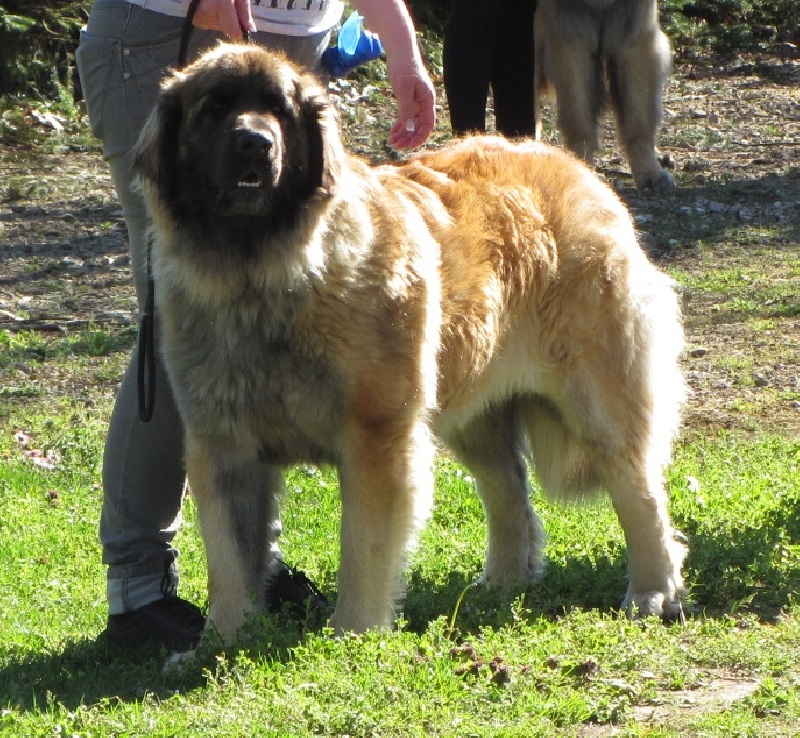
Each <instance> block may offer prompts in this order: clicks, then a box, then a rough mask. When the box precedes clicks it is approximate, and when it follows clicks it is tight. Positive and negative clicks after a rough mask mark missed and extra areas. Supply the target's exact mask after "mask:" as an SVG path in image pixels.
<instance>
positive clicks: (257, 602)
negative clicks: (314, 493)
mask: <svg viewBox="0 0 800 738" xmlns="http://www.w3.org/2000/svg"><path fill="white" fill-rule="evenodd" d="M217 448H218V446H217V445H216V444H207V443H204V442H202V441H198V440H197V439H192V438H191V437H190V436H188V437H187V444H186V466H187V472H188V476H189V487H190V489H191V491H192V495H193V496H194V498H195V501H196V504H197V514H198V518H199V521H200V526H201V529H202V532H203V540H204V542H205V547H206V556H207V559H208V598H209V609H208V617H207V619H206V632H207V633H209V634H212V635H213V634H214V633H216V635H217V636H218V637H219V638H220V639H221V640H222V642H223V643H224V644H229V643H231V642H232V641H233V640H234V639H235V637H236V633H237V631H238V630H239V628H241V626H242V625H243V624H244V622H245V617H246V615H247V613H248V612H249V611H252V610H259V609H261V608H262V607H263V605H264V603H263V598H264V592H265V589H266V584H267V580H268V577H269V572H270V566H271V564H272V563H273V560H274V557H275V544H276V538H277V534H278V531H277V530H276V529H275V521H277V520H278V503H279V500H280V497H281V495H282V492H283V477H282V475H281V473H280V471H279V470H278V469H277V468H276V467H273V466H271V465H269V464H266V463H265V462H263V461H262V460H260V459H259V458H258V457H257V455H255V454H254V455H253V456H251V457H248V458H245V459H239V460H237V458H236V456H237V451H236V449H228V451H229V452H230V453H220V452H219V451H218V450H217V452H216V453H215V449H217Z"/></svg>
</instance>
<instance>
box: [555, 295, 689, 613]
mask: <svg viewBox="0 0 800 738" xmlns="http://www.w3.org/2000/svg"><path fill="white" fill-rule="evenodd" d="M664 307H667V306H666V305H665V306H664ZM657 322H658V321H657ZM659 330H660V331H661V332H660V333H653V334H652V335H651V336H650V337H649V338H648V337H646V336H645V335H639V337H638V338H636V339H633V340H634V342H636V343H637V345H638V349H637V351H640V352H641V354H640V358H638V359H637V361H636V363H635V364H634V366H632V367H628V369H627V370H626V369H625V367H624V366H623V365H620V364H619V363H615V359H614V357H615V356H623V355H624V354H625V349H624V348H620V349H619V350H618V351H616V352H614V351H611V352H609V353H608V354H606V356H605V357H604V358H603V361H597V362H594V363H593V364H592V365H591V366H583V367H581V368H580V369H577V370H576V371H574V372H568V373H566V376H565V377H564V382H563V384H562V399H561V403H560V405H559V409H560V410H561V414H562V417H564V419H565V422H566V425H567V426H568V427H569V428H570V430H571V432H572V433H573V435H574V437H575V439H576V441H577V442H578V443H580V445H581V447H582V448H583V451H584V453H585V454H586V458H587V460H588V461H589V462H590V464H591V467H592V469H593V472H594V473H596V475H597V479H598V480H599V482H600V485H601V486H602V488H604V489H605V490H607V491H608V492H609V494H610V496H611V502H612V504H613V506H614V509H615V511H616V513H617V516H618V517H619V521H620V524H621V526H622V529H623V532H624V534H625V540H626V544H627V550H628V579H629V586H628V592H627V595H626V597H625V600H624V603H623V606H624V607H625V608H626V609H627V610H628V612H629V614H635V615H648V614H653V615H661V616H664V617H667V618H669V617H675V616H678V615H679V614H680V612H681V597H682V595H683V593H684V585H683V579H682V576H681V566H682V563H683V559H684V556H685V554H686V551H685V547H684V546H683V545H682V544H681V543H680V542H679V540H678V534H677V532H676V531H675V530H674V528H673V527H672V522H671V521H670V518H669V514H668V511H667V494H666V490H665V486H664V480H663V470H664V466H665V465H666V463H667V462H668V461H669V456H670V444H671V441H672V438H673V435H674V432H675V429H676V425H677V419H678V410H679V407H680V403H681V401H682V399H683V382H682V379H681V377H680V373H679V371H678V368H677V363H676V362H675V360H674V357H672V356H669V355H668V354H661V356H660V358H658V359H657V358H655V357H652V358H650V359H648V357H647V356H646V354H647V353H648V351H649V350H652V349H653V348H654V347H653V346H648V343H655V342H656V341H665V342H669V337H668V333H669V331H670V330H671V328H670V326H669V324H668V323H666V320H665V321H664V322H662V323H661V324H660V325H659ZM647 364H651V366H650V367H649V368H647V366H646V365H647ZM659 364H660V366H659Z"/></svg>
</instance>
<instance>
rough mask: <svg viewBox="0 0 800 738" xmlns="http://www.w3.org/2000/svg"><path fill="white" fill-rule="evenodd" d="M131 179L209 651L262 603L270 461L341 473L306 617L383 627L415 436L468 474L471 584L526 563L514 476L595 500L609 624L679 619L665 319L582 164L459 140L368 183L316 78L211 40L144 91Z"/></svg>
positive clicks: (533, 555)
mask: <svg viewBox="0 0 800 738" xmlns="http://www.w3.org/2000/svg"><path fill="white" fill-rule="evenodd" d="M137 166H138V171H139V173H140V178H141V181H142V184H143V188H144V192H145V195H146V199H147V203H148V206H149V209H150V212H151V214H152V218H153V226H154V246H153V248H154V252H153V258H154V262H153V263H154V274H155V283H156V298H157V314H158V316H159V319H160V341H161V350H162V351H163V355H164V359H165V362H166V365H167V368H168V372H169V376H170V379H171V382H172V384H173V386H174V390H175V395H176V397H177V401H178V404H179V408H180V411H181V413H182V416H183V419H184V421H185V427H186V454H187V456H186V462H187V467H188V475H189V481H190V485H191V489H192V492H193V493H194V496H195V498H196V502H197V509H198V513H199V517H200V522H201V525H202V533H203V537H204V540H205V545H206V548H207V553H208V567H209V602H210V609H209V615H208V626H207V627H210V628H213V629H215V630H216V631H218V632H219V634H220V635H221V636H222V638H223V640H224V641H226V642H229V641H231V640H232V639H233V638H234V637H235V634H236V631H237V629H238V628H239V627H240V626H241V624H242V623H243V620H244V618H245V614H246V612H247V611H248V609H249V608H251V607H254V606H255V607H260V606H263V605H264V602H263V601H259V597H261V598H263V594H262V593H263V592H264V584H265V581H266V579H267V577H268V576H269V571H270V564H271V561H272V557H273V549H274V546H273V544H274V538H275V532H274V530H273V526H271V521H273V520H275V519H276V517H277V513H278V503H279V499H280V497H281V494H282V490H283V482H282V468H283V467H285V466H286V465H289V464H294V463H297V462H328V463H331V464H333V465H335V466H336V468H337V469H338V472H339V479H340V482H341V497H342V520H341V568H340V571H339V580H338V599H337V602H336V608H335V611H334V613H333V616H332V619H331V623H332V625H333V626H334V627H335V629H336V630H337V631H339V632H345V631H356V632H360V631H364V630H365V629H368V628H376V627H387V626H389V625H390V624H391V622H392V606H393V603H394V601H395V599H396V598H397V597H398V596H399V594H400V590H399V581H400V576H401V570H402V567H403V559H404V552H405V551H406V550H407V548H408V546H409V545H410V543H411V542H412V540H413V538H414V533H415V531H416V530H417V529H418V526H419V525H420V524H421V522H422V521H423V520H424V519H425V517H426V515H427V514H428V511H429V507H430V505H431V500H432V495H433V476H432V465H433V459H434V440H433V439H434V436H435V437H438V438H439V439H441V441H442V442H444V444H445V445H446V446H448V447H449V448H450V450H451V451H452V452H453V454H454V455H455V456H456V457H457V458H458V459H459V460H460V461H462V462H463V463H464V464H465V465H466V466H467V467H468V468H469V469H470V472H471V473H472V475H473V476H474V478H475V479H476V480H477V487H478V490H479V492H480V494H481V496H482V499H483V502H484V505H485V509H486V514H487V518H488V525H489V534H488V547H487V555H486V566H485V570H484V573H483V578H484V579H485V580H486V581H487V582H491V583H494V584H498V585H503V586H508V585H514V584H521V585H525V584H526V583H529V582H531V581H532V580H534V579H535V578H536V577H537V575H538V574H539V573H540V572H541V570H542V565H543V563H542V546H543V543H544V536H543V532H542V527H541V524H540V522H539V519H538V517H537V516H536V514H535V513H534V511H533V509H532V507H531V504H530V492H531V490H530V488H529V483H528V474H527V461H528V460H529V461H530V462H531V463H532V465H533V467H534V468H535V470H536V473H537V475H538V478H539V480H540V481H541V483H542V485H543V486H544V488H545V489H546V490H547V491H548V492H550V493H552V494H555V495H563V496H569V495H574V494H578V495H583V494H585V493H587V492H591V491H593V490H595V489H600V488H603V489H605V490H607V491H608V492H609V493H610V494H611V498H612V500H613V503H614V506H615V508H616V510H617V512H618V514H619V518H620V522H621V524H622V527H623V528H624V532H625V537H626V541H627V546H628V553H629V562H630V563H629V580H630V583H629V587H628V592H627V595H626V596H625V599H624V603H623V605H624V607H626V608H628V609H629V610H630V611H632V612H633V611H638V612H639V613H655V614H659V615H664V616H673V615H675V614H677V613H678V612H679V610H680V607H681V604H680V598H681V594H682V592H683V581H682V578H681V563H682V560H683V557H684V549H683V547H682V546H681V545H680V544H679V543H678V542H677V541H676V538H675V531H674V530H673V527H672V525H671V523H670V520H669V517H668V515H667V509H666V506H667V499H666V495H665V491H664V487H663V481H662V469H663V467H664V465H665V464H666V463H667V462H668V460H669V457H670V444H671V441H672V438H673V435H674V433H675V430H676V427H677V425H678V419H679V407H680V404H681V400H682V398H683V394H684V385H683V381H682V378H681V375H680V373H679V370H678V367H677V356H678V353H679V351H680V350H681V346H682V332H681V326H680V321H679V314H678V305H677V301H676V298H675V295H674V293H673V289H672V285H671V282H670V280H669V279H668V278H667V277H666V276H664V275H663V274H662V273H660V272H659V271H658V270H657V269H656V268H655V267H654V266H653V265H652V264H651V263H650V262H649V261H648V259H647V258H646V257H645V255H644V253H643V252H642V250H641V248H640V247H639V245H638V243H637V239H636V235H635V233H634V228H633V226H632V223H631V219H630V217H629V215H628V213H627V211H626V209H625V208H624V207H623V205H622V204H621V203H620V201H619V200H618V199H617V197H616V196H615V195H614V194H613V193H612V192H611V191H610V190H609V188H608V187H606V186H605V185H603V184H602V183H601V182H600V181H599V180H598V179H597V178H596V177H595V176H594V175H593V174H592V173H591V172H590V171H589V170H588V169H587V168H586V167H585V166H584V165H583V164H582V163H580V162H579V161H577V160H576V159H575V158H573V157H572V156H571V155H569V154H567V153H566V152H562V151H559V150H557V149H554V148H550V147H548V146H545V145H542V144H539V143H536V142H527V143H520V144H512V143H509V142H507V141H504V140H502V139H500V138H480V137H475V138H468V139H466V140H463V141H461V142H458V143H455V144H453V145H451V146H448V147H445V148H443V149H442V150H440V151H437V152H435V153H429V154H423V155H421V156H417V157H415V158H413V159H411V160H409V161H407V162H405V163H402V164H400V165H398V166H382V167H377V168H370V167H369V166H368V165H367V164H365V163H364V162H363V161H361V160H359V159H357V158H354V157H351V156H348V155H346V154H345V152H344V151H343V148H342V145H341V142H340V138H339V134H338V129H337V124H336V119H335V115H334V112H333V110H332V107H331V105H330V104H329V103H328V101H327V98H326V95H325V92H324V91H323V89H321V88H320V86H319V84H318V82H317V81H316V80H315V79H314V78H312V77H310V76H308V75H306V74H304V73H303V72H301V71H299V70H298V69H297V68H295V67H294V66H292V65H291V64H290V63H288V62H287V61H286V60H285V59H283V58H282V57H280V56H276V55H273V54H270V53H268V52H266V51H264V50H260V49H257V48H254V47H248V46H236V45H223V46H220V47H219V48H218V49H216V50H215V51H213V52H210V53H209V54H208V55H206V56H204V57H203V58H202V59H200V60H199V61H197V62H196V63H195V64H193V65H192V66H190V67H189V68H187V70H186V71H185V72H184V73H178V74H175V75H174V76H173V77H172V78H171V79H170V80H169V81H168V82H167V83H166V85H165V87H164V89H163V94H162V96H161V99H160V103H159V104H158V106H157V109H156V110H155V111H154V113H153V116H152V118H151V119H150V121H149V124H148V125H147V127H146V129H145V131H144V132H143V135H142V138H141V141H140V143H139V146H138V152H137ZM254 598H255V599H254Z"/></svg>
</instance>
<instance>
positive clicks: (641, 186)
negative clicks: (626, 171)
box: [633, 168, 675, 192]
mask: <svg viewBox="0 0 800 738" xmlns="http://www.w3.org/2000/svg"><path fill="white" fill-rule="evenodd" d="M633 181H634V182H635V183H636V189H638V190H655V191H656V192H659V191H661V192H663V191H665V190H674V189H675V178H674V177H673V176H672V174H671V173H670V172H668V171H667V170H666V169H661V168H659V169H655V170H653V171H648V172H634V173H633Z"/></svg>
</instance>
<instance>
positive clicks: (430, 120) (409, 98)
mask: <svg viewBox="0 0 800 738" xmlns="http://www.w3.org/2000/svg"><path fill="white" fill-rule="evenodd" d="M351 4H352V5H353V7H354V8H355V9H356V10H357V11H358V12H359V13H361V15H363V16H364V26H365V27H366V28H368V29H369V30H370V31H372V32H374V33H376V34H378V36H379V37H380V39H381V44H382V45H383V48H384V49H385V50H386V63H387V67H388V72H389V82H391V84H392V90H393V91H394V95H395V97H396V98H397V107H398V111H397V121H396V122H395V124H394V125H393V126H392V129H391V131H389V140H388V143H389V145H390V146H394V147H395V148H401V149H404V148H410V147H413V146H419V145H420V144H422V143H424V142H425V140H426V139H427V138H428V136H429V135H430V133H431V131H432V130H433V126H434V123H435V122H436V108H435V105H436V92H435V91H434V89H433V82H431V78H430V77H429V76H428V72H427V71H426V70H425V66H424V64H423V63H422V55H421V54H420V52H419V47H418V46H417V37H416V32H415V31H414V25H413V23H412V21H411V16H410V15H409V14H408V9H407V8H406V6H405V3H403V2H402V0H351Z"/></svg>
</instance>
